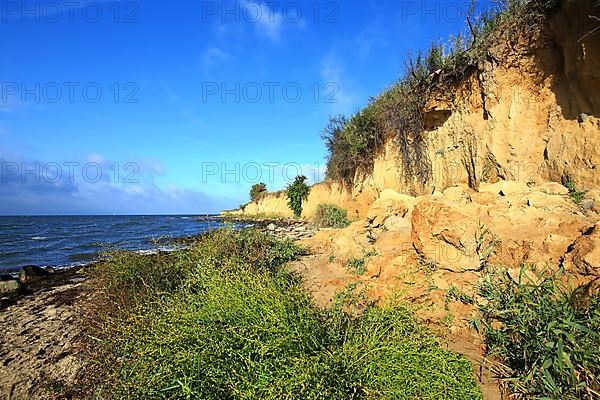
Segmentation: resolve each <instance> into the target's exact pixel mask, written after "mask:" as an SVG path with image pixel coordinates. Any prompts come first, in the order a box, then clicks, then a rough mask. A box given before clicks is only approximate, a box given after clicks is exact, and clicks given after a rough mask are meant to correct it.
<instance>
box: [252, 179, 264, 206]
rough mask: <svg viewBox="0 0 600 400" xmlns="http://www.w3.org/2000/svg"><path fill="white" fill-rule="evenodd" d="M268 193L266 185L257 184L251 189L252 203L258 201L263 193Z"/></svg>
mask: <svg viewBox="0 0 600 400" xmlns="http://www.w3.org/2000/svg"><path fill="white" fill-rule="evenodd" d="M266 192H267V184H266V183H262V182H261V183H257V184H255V185H252V188H251V189H250V201H256V200H258V199H259V198H260V196H261V195H262V194H263V193H266Z"/></svg>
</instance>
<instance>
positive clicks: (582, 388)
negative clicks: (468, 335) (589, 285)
mask: <svg viewBox="0 0 600 400" xmlns="http://www.w3.org/2000/svg"><path fill="white" fill-rule="evenodd" d="M525 272H526V268H525V267H524V268H523V270H522V272H521V277H523V276H526V275H524V273H525ZM533 273H534V272H531V274H533ZM537 277H538V279H539V280H540V283H532V282H531V280H530V279H527V280H525V279H523V280H521V278H519V281H518V282H515V281H513V279H512V278H510V277H509V276H508V275H506V274H494V275H490V276H488V277H487V278H486V280H485V281H484V283H483V284H482V286H481V295H482V296H483V297H484V298H485V299H486V300H487V302H486V303H485V305H483V306H480V308H481V311H482V314H483V316H484V332H485V335H486V343H487V346H488V351H489V352H490V354H491V355H493V356H496V357H497V358H499V359H500V360H501V361H502V362H503V363H504V364H505V365H506V368H505V370H504V371H502V374H503V375H504V376H505V377H506V378H507V379H508V382H509V384H510V386H511V389H512V391H513V392H514V393H517V394H520V395H523V396H525V397H527V398H560V399H591V398H598V396H600V334H599V332H600V294H598V293H595V294H594V293H592V294H590V293H585V290H584V289H585V288H578V289H572V288H570V287H568V286H566V285H565V284H563V283H562V279H561V278H563V277H564V276H563V273H562V272H560V271H559V272H557V273H555V274H552V275H549V276H546V275H544V274H542V273H539V274H538V275H537Z"/></svg>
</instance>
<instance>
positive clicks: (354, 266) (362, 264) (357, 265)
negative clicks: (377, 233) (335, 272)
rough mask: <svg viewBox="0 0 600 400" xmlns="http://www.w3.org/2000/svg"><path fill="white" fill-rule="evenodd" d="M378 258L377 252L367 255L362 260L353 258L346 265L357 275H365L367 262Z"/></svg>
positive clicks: (370, 252) (373, 251) (372, 251)
mask: <svg viewBox="0 0 600 400" xmlns="http://www.w3.org/2000/svg"><path fill="white" fill-rule="evenodd" d="M375 256H377V251H376V250H371V251H369V252H368V253H365V254H364V255H363V256H362V257H361V258H351V259H349V260H348V263H347V264H346V266H347V268H348V269H349V270H351V271H352V273H353V274H355V275H364V274H365V273H366V272H367V262H368V261H369V258H371V257H375Z"/></svg>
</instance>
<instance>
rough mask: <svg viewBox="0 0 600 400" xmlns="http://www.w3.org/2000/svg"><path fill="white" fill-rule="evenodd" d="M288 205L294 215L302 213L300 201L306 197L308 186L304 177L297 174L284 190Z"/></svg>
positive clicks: (308, 190)
mask: <svg viewBox="0 0 600 400" xmlns="http://www.w3.org/2000/svg"><path fill="white" fill-rule="evenodd" d="M286 193H287V198H288V206H289V207H290V209H291V210H292V211H293V212H294V215H295V216H296V217H299V216H300V215H302V203H303V202H304V200H306V199H307V198H308V194H309V193H310V187H309V186H308V185H307V184H306V177H305V176H304V175H299V176H297V177H296V178H295V179H294V182H292V183H291V184H290V185H289V186H288V187H287V190H286Z"/></svg>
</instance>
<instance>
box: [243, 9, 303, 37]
mask: <svg viewBox="0 0 600 400" xmlns="http://www.w3.org/2000/svg"><path fill="white" fill-rule="evenodd" d="M240 4H241V6H242V15H243V16H244V19H245V20H246V21H247V22H249V23H251V24H254V25H255V26H256V30H257V32H258V33H259V34H260V35H262V36H264V37H266V38H267V39H269V40H271V41H272V42H279V41H280V40H281V36H282V31H283V27H284V25H285V23H288V24H295V25H297V26H298V27H300V28H302V27H304V26H305V24H304V21H303V20H302V19H301V18H300V17H299V16H298V15H294V12H293V10H288V11H289V15H287V16H284V15H283V6H282V4H280V3H274V4H276V5H278V6H279V7H280V8H281V10H279V9H276V8H273V9H272V8H271V7H269V4H268V3H266V2H261V1H251V0H243V1H242V2H241V3H240Z"/></svg>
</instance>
